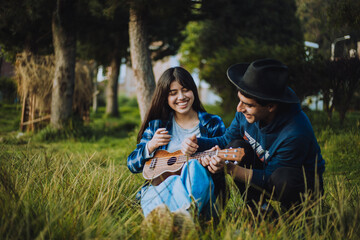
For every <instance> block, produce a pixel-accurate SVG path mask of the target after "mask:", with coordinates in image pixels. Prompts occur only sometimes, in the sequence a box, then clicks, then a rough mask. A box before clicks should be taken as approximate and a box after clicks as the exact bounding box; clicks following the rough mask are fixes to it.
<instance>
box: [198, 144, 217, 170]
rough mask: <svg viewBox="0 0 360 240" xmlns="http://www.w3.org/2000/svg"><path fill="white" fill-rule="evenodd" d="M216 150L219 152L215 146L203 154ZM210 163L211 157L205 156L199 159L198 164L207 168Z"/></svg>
mask: <svg viewBox="0 0 360 240" xmlns="http://www.w3.org/2000/svg"><path fill="white" fill-rule="evenodd" d="M216 150H220V148H219V146H218V145H216V146H215V147H212V148H211V149H209V150H206V151H205V152H213V151H216ZM210 161H211V157H210V156H209V155H206V156H204V157H201V158H200V159H199V162H200V163H201V165H203V166H204V167H208V166H209V165H210Z"/></svg>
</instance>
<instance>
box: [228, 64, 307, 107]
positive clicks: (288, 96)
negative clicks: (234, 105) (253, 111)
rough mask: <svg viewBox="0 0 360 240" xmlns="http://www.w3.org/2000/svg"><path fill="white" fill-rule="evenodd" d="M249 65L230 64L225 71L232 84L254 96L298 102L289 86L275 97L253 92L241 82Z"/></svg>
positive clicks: (285, 101)
mask: <svg viewBox="0 0 360 240" xmlns="http://www.w3.org/2000/svg"><path fill="white" fill-rule="evenodd" d="M249 65H250V64H249V63H239V64H234V65H232V66H230V67H229V68H228V70H227V71H226V74H227V77H228V79H229V80H230V82H231V83H232V84H234V85H235V86H236V87H237V88H238V89H239V90H241V91H243V92H244V93H246V94H248V95H250V96H253V97H255V98H259V99H262V100H267V101H275V102H284V103H299V102H300V100H299V98H298V97H297V96H296V94H295V92H294V91H293V90H292V89H291V88H290V87H286V90H285V91H284V93H283V95H281V96H277V97H274V96H266V95H263V94H259V93H258V92H254V91H253V90H251V89H249V88H248V87H246V86H245V85H244V84H243V81H242V79H243V77H244V75H245V72H246V70H247V68H248V67H249Z"/></svg>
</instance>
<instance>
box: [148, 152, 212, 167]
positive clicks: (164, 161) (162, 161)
mask: <svg viewBox="0 0 360 240" xmlns="http://www.w3.org/2000/svg"><path fill="white" fill-rule="evenodd" d="M215 154H216V151H211V152H202V153H196V154H195V155H193V156H189V157H187V156H184V155H180V156H178V157H175V158H176V159H174V163H173V164H172V165H174V164H183V163H185V162H186V161H187V158H189V159H199V158H201V157H203V156H213V155H215ZM170 158H171V157H170ZM170 158H165V157H160V158H156V159H153V160H151V161H155V163H154V165H155V167H162V166H168V165H169V164H168V160H169V159H170ZM151 164H152V163H150V165H151Z"/></svg>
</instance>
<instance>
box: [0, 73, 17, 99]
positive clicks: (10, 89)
mask: <svg viewBox="0 0 360 240" xmlns="http://www.w3.org/2000/svg"><path fill="white" fill-rule="evenodd" d="M16 97H17V85H16V83H15V81H14V80H13V79H12V78H9V77H0V101H1V100H2V101H4V102H6V103H14V102H15V100H16Z"/></svg>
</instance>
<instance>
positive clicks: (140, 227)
mask: <svg viewBox="0 0 360 240" xmlns="http://www.w3.org/2000/svg"><path fill="white" fill-rule="evenodd" d="M207 110H208V111H209V112H216V111H217V112H216V113H217V114H219V115H222V114H221V112H220V110H219V109H217V108H216V107H212V108H211V109H210V108H208V107H207ZM19 112H20V108H19V107H18V106H13V105H2V106H1V107H0V113H1V116H2V118H1V121H0V239H139V238H144V239H168V238H173V237H174V232H172V231H171V229H172V228H171V227H172V223H170V230H169V231H165V228H164V229H163V228H160V229H161V231H160V233H159V230H158V229H159V227H158V228H153V227H151V226H150V227H149V226H146V224H144V222H143V215H142V212H141V208H140V206H139V204H138V203H137V202H136V201H135V194H136V192H137V191H138V190H139V188H140V187H141V184H142V183H143V181H144V180H143V178H142V176H141V175H140V174H131V173H130V171H129V170H128V169H127V167H126V159H127V156H128V154H129V153H130V152H131V151H132V150H133V149H134V148H135V145H136V133H137V129H138V125H139V123H140V117H139V113H138V110H137V108H136V106H133V105H130V104H124V106H121V107H120V118H105V117H103V115H104V109H103V108H100V109H99V112H98V113H96V114H92V116H91V122H90V123H89V124H88V125H85V126H77V128H84V129H83V130H81V131H80V130H79V129H73V131H74V132H72V131H68V132H67V133H65V135H64V136H62V137H56V136H55V135H56V134H55V135H54V133H52V132H51V131H52V130H50V129H44V130H42V131H40V132H38V133H35V134H25V135H24V136H18V129H19V127H18V125H17V124H18V123H19V119H20V114H19ZM353 114H354V115H353ZM353 114H351V115H349V117H348V119H347V123H346V125H345V126H343V127H340V126H338V124H336V118H335V119H334V120H333V121H334V122H327V120H326V118H324V117H323V114H322V113H311V114H309V115H310V120H311V121H312V123H313V124H314V129H315V131H316V136H317V138H318V140H319V143H320V145H321V147H322V152H323V156H324V157H325V159H326V162H327V165H326V168H327V169H326V172H325V192H326V193H325V195H324V197H323V199H322V201H318V202H315V203H313V202H311V201H308V200H305V201H304V203H303V204H302V210H301V211H300V213H299V214H297V215H292V214H291V212H282V213H281V214H280V217H279V218H278V219H277V221H274V220H270V219H264V220H261V219H263V216H262V215H257V214H256V213H255V214H251V213H250V212H249V211H248V209H247V208H246V206H245V204H244V202H243V201H242V199H241V196H240V194H239V193H238V191H237V189H236V187H235V186H234V184H233V183H232V180H231V179H230V178H228V179H227V180H228V183H229V184H230V186H231V189H232V194H231V198H230V200H229V202H228V205H227V206H226V208H225V209H224V210H223V211H222V214H221V218H220V219H219V222H218V224H213V223H212V222H211V221H210V222H205V223H204V222H199V221H198V220H197V219H195V229H193V230H192V235H188V239H194V238H200V239H359V238H360V229H359V228H358V224H359V218H360V202H359V199H360V195H359V187H358V186H359V185H358V183H359V179H360V177H359V169H360V166H359V165H360V161H359V160H360V159H359V156H360V133H359V131H358V130H359V128H357V127H358V126H357V124H358V122H359V115H358V113H353ZM3 116H6V118H3ZM225 118H229V119H230V118H231V117H230V116H228V117H226V116H225ZM49 136H52V137H50V138H49V139H48V140H47V137H49ZM274 206H275V207H276V203H274ZM167 223H168V225H169V222H167ZM161 224H163V223H161V222H160V223H159V225H160V226H163V225H161ZM182 237H183V238H186V236H182Z"/></svg>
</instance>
